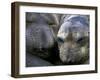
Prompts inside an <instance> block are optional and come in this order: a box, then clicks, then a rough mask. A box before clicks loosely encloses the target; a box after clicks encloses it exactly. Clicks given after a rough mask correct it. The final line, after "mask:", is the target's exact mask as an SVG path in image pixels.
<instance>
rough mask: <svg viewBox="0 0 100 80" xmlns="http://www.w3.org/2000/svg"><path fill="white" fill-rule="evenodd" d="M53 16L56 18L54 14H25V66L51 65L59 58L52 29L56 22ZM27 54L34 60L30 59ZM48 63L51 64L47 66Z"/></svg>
mask: <svg viewBox="0 0 100 80" xmlns="http://www.w3.org/2000/svg"><path fill="white" fill-rule="evenodd" d="M53 16H54V17H56V15H55V14H53V15H51V14H42V13H41V14H40V13H26V52H27V53H26V54H27V55H28V56H26V62H27V63H26V65H28V66H29V65H30V63H32V64H31V65H33V66H34V65H35V64H36V63H37V64H36V66H39V65H40V66H44V65H45V66H47V65H51V63H55V61H56V59H57V57H58V56H59V54H58V51H57V50H58V48H56V47H57V42H56V41H55V40H56V37H55V33H54V30H53V29H52V27H53V25H57V23H58V22H57V21H56V18H54V17H53ZM54 49H55V50H54ZM29 54H31V55H33V58H35V59H32V57H31V56H29ZM33 60H34V61H33ZM40 60H41V61H40ZM45 60H47V61H45ZM48 61H50V62H51V63H49V64H48ZM42 63H43V64H42ZM31 65H30V66H31Z"/></svg>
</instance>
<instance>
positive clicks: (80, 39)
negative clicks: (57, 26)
mask: <svg viewBox="0 0 100 80" xmlns="http://www.w3.org/2000/svg"><path fill="white" fill-rule="evenodd" d="M83 40H84V38H83V37H81V38H79V39H78V40H77V41H76V42H77V43H81V42H82V41H83Z"/></svg>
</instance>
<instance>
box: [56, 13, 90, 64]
mask: <svg viewBox="0 0 100 80" xmlns="http://www.w3.org/2000/svg"><path fill="white" fill-rule="evenodd" d="M88 18H89V16H83V15H82V16H81V15H64V16H63V20H62V24H61V27H60V29H59V31H58V35H57V36H58V39H60V40H58V43H59V49H60V59H61V60H62V62H63V63H64V64H83V63H85V62H86V63H89V20H88Z"/></svg>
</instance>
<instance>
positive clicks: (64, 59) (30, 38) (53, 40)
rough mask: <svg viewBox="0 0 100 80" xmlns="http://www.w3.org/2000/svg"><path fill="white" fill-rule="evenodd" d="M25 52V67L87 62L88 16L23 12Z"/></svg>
mask: <svg viewBox="0 0 100 80" xmlns="http://www.w3.org/2000/svg"><path fill="white" fill-rule="evenodd" d="M58 44H59V46H58ZM58 49H59V50H58ZM26 54H27V57H26V66H28V67H30V66H49V65H53V64H62V65H63V64H86V63H89V16H87V15H64V14H50V13H32V12H27V13H26ZM59 57H60V58H59ZM52 63H53V64H52Z"/></svg>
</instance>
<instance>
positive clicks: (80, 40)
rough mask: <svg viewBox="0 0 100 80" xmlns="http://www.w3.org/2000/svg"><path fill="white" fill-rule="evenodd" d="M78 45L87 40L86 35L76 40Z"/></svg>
mask: <svg viewBox="0 0 100 80" xmlns="http://www.w3.org/2000/svg"><path fill="white" fill-rule="evenodd" d="M76 42H77V43H78V44H79V45H80V46H84V45H85V44H87V42H89V39H88V38H87V37H81V38H79V39H78V40H77V41H76Z"/></svg>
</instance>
